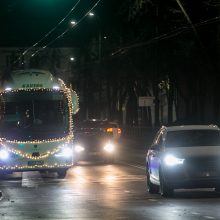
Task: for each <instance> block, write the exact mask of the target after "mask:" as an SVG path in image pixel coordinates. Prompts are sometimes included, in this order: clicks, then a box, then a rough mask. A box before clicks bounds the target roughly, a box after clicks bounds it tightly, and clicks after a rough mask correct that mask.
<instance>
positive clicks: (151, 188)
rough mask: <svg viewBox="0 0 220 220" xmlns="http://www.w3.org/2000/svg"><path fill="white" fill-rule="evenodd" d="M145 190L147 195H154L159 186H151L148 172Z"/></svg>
mask: <svg viewBox="0 0 220 220" xmlns="http://www.w3.org/2000/svg"><path fill="white" fill-rule="evenodd" d="M147 190H148V192H149V193H152V194H156V193H158V192H159V186H157V185H155V184H153V183H152V182H151V181H150V174H149V171H147Z"/></svg>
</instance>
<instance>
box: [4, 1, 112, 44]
mask: <svg viewBox="0 0 220 220" xmlns="http://www.w3.org/2000/svg"><path fill="white" fill-rule="evenodd" d="M77 1H78V0H1V1H0V27H1V32H0V33H1V35H0V46H11V47H13V46H15V47H16V46H31V45H33V44H34V43H35V42H37V41H39V40H40V39H41V38H42V37H43V36H44V35H45V34H46V33H47V32H48V31H49V30H51V29H52V28H53V27H55V26H56V25H57V24H58V22H59V21H60V20H61V19H62V18H64V17H65V15H66V14H67V13H68V12H69V11H70V9H71V8H72V7H73V6H74V5H75V3H76V2H77ZM95 2H96V0H81V1H80V3H79V5H78V6H77V8H76V10H75V11H74V12H73V13H72V16H70V17H69V19H67V20H66V21H65V22H64V23H63V24H62V25H60V26H59V28H57V29H56V31H55V32H54V33H53V35H51V36H50V37H49V38H48V39H47V41H45V43H47V42H50V40H52V39H54V38H55V37H56V36H58V35H59V34H61V33H62V32H63V31H64V30H65V29H66V28H68V20H71V19H75V20H78V19H80V18H81V17H82V16H83V15H84V13H85V12H87V11H88V10H89V9H90V8H91V7H92V6H93V5H94V3H95ZM107 2H108V1H107V0H102V1H101V2H100V3H99V5H98V6H97V8H96V9H95V12H96V13H97V12H98V13H99V16H100V20H102V22H103V21H105V20H106V17H107V16H108V15H107V14H108V13H109V14H110V12H109V11H111V10H108V5H107V4H106V3H107ZM104 15H106V16H105V17H104ZM87 19H88V18H87ZM87 19H85V20H84V21H83V22H82V23H80V24H79V26H78V27H77V28H75V29H74V30H71V32H70V33H68V34H67V35H66V36H65V37H64V38H62V39H60V40H58V41H57V42H56V43H55V44H54V46H59V45H62V46H78V45H79V44H80V43H82V42H83V41H84V40H87V37H89V36H90V35H91V32H93V31H95V30H96V29H97V24H94V23H95V22H93V23H91V21H88V20H87Z"/></svg>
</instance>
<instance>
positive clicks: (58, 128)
mask: <svg viewBox="0 0 220 220" xmlns="http://www.w3.org/2000/svg"><path fill="white" fill-rule="evenodd" d="M68 130H69V125H68V104H67V100H66V98H65V96H64V94H63V92H61V91H53V92H51V91H34V92H30V91H19V92H9V93H3V94H2V95H1V99H0V136H1V138H6V139H9V140H14V139H16V140H36V139H40V140H41V139H49V138H60V137H64V136H66V135H67V134H68Z"/></svg>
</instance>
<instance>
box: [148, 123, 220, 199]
mask: <svg viewBox="0 0 220 220" xmlns="http://www.w3.org/2000/svg"><path fill="white" fill-rule="evenodd" d="M146 171H147V187H148V191H149V192H150V193H159V192H160V194H161V195H162V196H165V197H166V196H172V194H173V191H174V189H179V188H215V190H216V192H219V191H220V129H219V128H218V127H217V126H215V125H186V126H171V127H164V126H163V127H161V129H160V130H159V132H158V133H157V135H156V137H155V139H154V141H153V143H152V146H151V147H150V148H149V150H148V152H147V156H146Z"/></svg>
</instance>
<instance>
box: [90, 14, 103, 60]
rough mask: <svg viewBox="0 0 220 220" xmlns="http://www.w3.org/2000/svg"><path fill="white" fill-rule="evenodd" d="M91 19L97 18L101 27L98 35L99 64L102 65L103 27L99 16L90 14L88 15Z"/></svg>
mask: <svg viewBox="0 0 220 220" xmlns="http://www.w3.org/2000/svg"><path fill="white" fill-rule="evenodd" d="M88 16H89V17H96V19H97V21H98V25H99V33H98V60H99V63H101V60H102V31H101V25H100V23H101V22H100V19H99V17H98V15H95V14H94V13H93V12H89V14H88Z"/></svg>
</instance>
